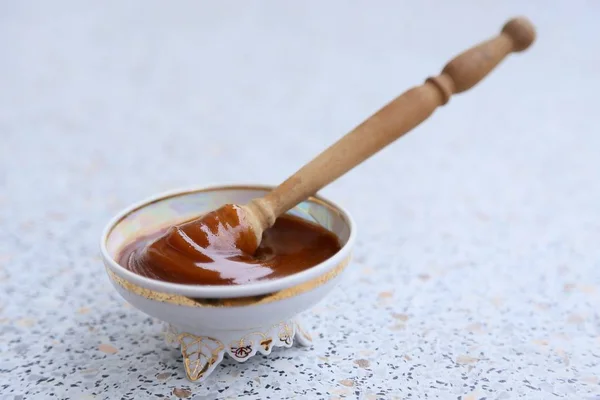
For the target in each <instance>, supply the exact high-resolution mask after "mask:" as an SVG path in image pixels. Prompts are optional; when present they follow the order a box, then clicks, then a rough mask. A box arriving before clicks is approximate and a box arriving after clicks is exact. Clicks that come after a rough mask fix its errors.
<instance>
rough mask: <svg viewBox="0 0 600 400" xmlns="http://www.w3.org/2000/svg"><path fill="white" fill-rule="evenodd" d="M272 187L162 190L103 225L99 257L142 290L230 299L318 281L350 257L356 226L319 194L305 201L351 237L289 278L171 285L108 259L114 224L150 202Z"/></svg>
mask: <svg viewBox="0 0 600 400" xmlns="http://www.w3.org/2000/svg"><path fill="white" fill-rule="evenodd" d="M273 188H275V186H271V185H259V184H215V185H202V186H191V187H182V188H179V189H173V190H168V191H164V192H161V193H158V194H155V195H153V196H149V197H147V198H145V199H143V200H141V201H138V202H136V203H133V204H131V205H129V206H128V207H125V208H124V209H122V210H121V211H120V212H118V213H117V214H116V215H115V216H114V217H113V218H111V219H110V220H109V222H108V223H107V224H106V225H105V227H104V229H103V230H102V235H101V237H100V251H101V255H102V258H103V260H104V262H105V264H106V267H108V268H110V270H111V271H112V272H113V273H115V274H116V275H117V276H119V277H121V278H123V279H125V280H127V281H129V282H132V283H135V284H137V285H139V286H141V287H143V288H146V289H150V290H156V291H160V292H163V293H170V294H177V295H182V296H187V297H192V298H233V297H247V296H257V295H264V294H269V293H274V292H278V291H280V290H283V289H287V288H290V287H293V286H296V285H299V284H302V283H304V282H306V281H309V280H312V279H315V278H318V277H319V276H321V275H323V274H325V273H327V272H328V271H329V270H330V269H332V268H335V267H336V266H337V265H339V264H341V263H343V262H344V261H345V260H346V259H347V258H348V256H349V255H350V252H351V249H352V248H353V247H354V243H355V241H356V226H355V223H354V219H353V218H352V216H351V215H350V214H349V213H348V211H346V209H344V208H343V207H341V206H339V205H338V204H336V203H334V202H333V201H331V200H328V199H326V198H324V197H322V196H320V195H313V196H311V197H310V198H309V199H308V200H317V201H319V202H322V203H324V204H325V205H326V206H328V207H330V208H332V209H333V210H335V211H336V212H338V213H339V214H340V215H341V216H342V217H343V218H344V220H345V221H346V222H347V223H348V227H349V229H350V236H349V237H348V240H347V241H346V243H345V244H344V245H343V246H342V248H341V249H340V250H339V251H338V252H337V253H335V254H334V255H333V256H331V257H330V258H328V259H327V260H325V261H323V262H322V263H319V264H317V265H315V266H314V267H312V268H309V269H306V270H304V271H300V272H297V273H295V274H292V275H288V276H286V277H283V278H277V279H273V280H267V281H259V282H254V283H249V284H242V285H193V284H184V283H172V282H164V281H160V280H157V279H152V278H148V277H145V276H142V275H138V274H136V273H135V272H132V271H130V270H128V269H126V268H125V267H123V266H121V265H119V263H117V262H116V261H115V260H114V259H113V257H112V256H110V254H109V252H108V249H107V246H106V245H107V241H108V237H109V235H110V233H111V232H112V230H113V229H114V228H115V227H116V226H117V224H118V223H119V222H120V221H121V220H123V218H125V217H126V216H127V215H129V214H131V213H132V212H134V211H136V210H139V209H142V208H144V207H145V206H148V205H150V204H152V203H156V202H158V201H160V200H165V199H168V198H170V197H177V196H180V195H184V194H188V193H197V192H207V191H216V190H265V191H269V190H272V189H273Z"/></svg>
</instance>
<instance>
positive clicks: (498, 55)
mask: <svg viewBox="0 0 600 400" xmlns="http://www.w3.org/2000/svg"><path fill="white" fill-rule="evenodd" d="M534 39H535V30H534V28H533V26H532V25H531V23H530V22H529V21H528V20H526V19H524V18H516V19H513V20H511V21H509V22H508V23H507V24H506V25H504V27H503V29H502V32H501V33H500V34H499V35H498V36H496V37H495V38H493V39H490V40H488V41H486V42H483V43H481V44H479V45H478V46H476V47H473V48H471V49H469V50H467V51H465V52H464V53H462V54H460V55H458V56H457V57H456V58H454V59H453V60H452V61H450V62H449V63H448V64H447V65H446V66H445V67H444V69H443V70H442V73H441V74H440V75H438V76H436V77H432V78H428V79H427V80H426V81H425V83H424V84H423V85H421V86H418V87H415V88H412V89H410V90H408V91H407V92H405V93H404V94H402V95H401V96H399V97H397V98H396V99H394V100H393V101H392V102H390V103H389V104H387V105H386V106H385V107H383V108H382V109H381V110H379V111H378V112H377V113H375V114H374V115H373V116H371V117H370V118H369V119H367V120H366V121H365V122H363V123H362V124H361V125H359V126H358V127H356V128H355V129H354V130H353V131H351V132H350V133H348V134H347V135H345V136H344V137H342V138H341V139H340V140H339V141H338V142H336V143H334V144H333V145H332V146H331V147H329V148H328V149H326V150H325V151H323V152H322V153H321V154H320V155H318V156H317V157H316V158H315V159H313V160H312V161H311V162H309V163H308V164H306V165H305V166H304V167H302V168H301V169H300V170H299V171H298V172H296V173H295V174H294V175H292V176H291V177H289V178H288V179H287V180H286V181H285V182H283V183H282V184H281V185H279V186H278V187H277V188H275V189H274V190H273V191H271V192H270V193H269V194H267V195H266V196H265V197H263V198H261V199H257V202H258V203H260V204H256V205H257V206H259V207H258V208H260V209H261V214H263V218H266V219H267V220H268V222H266V223H267V224H268V226H270V225H272V223H273V222H274V220H275V218H276V217H277V216H279V215H281V214H283V213H285V212H286V211H288V210H289V209H290V208H292V207H294V206H295V205H296V204H298V203H299V202H301V201H302V200H304V199H306V198H307V197H309V196H311V195H312V194H314V193H316V192H317V191H318V190H320V189H321V188H323V187H324V186H326V185H327V184H329V183H330V182H332V181H334V180H335V179H337V178H338V177H339V176H341V175H343V174H344V173H346V172H347V171H349V170H350V169H352V168H354V167H355V166H356V165H358V164H360V163H361V162H363V161H364V160H366V159H367V158H369V157H370V156H371V155H373V154H374V153H376V152H377V151H379V150H381V149H382V148H384V147H385V146H387V145H388V144H390V143H391V142H393V141H394V140H396V139H398V138H399V137H400V136H402V135H404V134H405V133H407V132H409V131H410V130H411V129H413V128H414V127H416V126H417V125H419V124H420V123H421V122H423V121H424V120H425V119H427V117H429V116H430V115H431V114H432V113H433V112H434V111H435V109H436V108H437V107H439V106H441V105H444V104H446V103H447V102H448V100H449V99H450V96H452V95H453V94H455V93H461V92H464V91H465V90H468V89H470V88H471V87H473V86H474V85H476V84H477V83H478V82H480V81H481V80H482V79H483V78H484V77H485V76H486V75H487V74H488V73H489V72H490V71H491V70H492V69H494V67H496V65H498V64H499V63H500V62H501V61H502V60H503V59H504V58H505V57H506V56H507V55H508V54H509V53H511V52H517V51H522V50H525V49H526V48H527V47H529V45H530V44H531V43H532V42H533V41H534ZM265 214H268V215H265Z"/></svg>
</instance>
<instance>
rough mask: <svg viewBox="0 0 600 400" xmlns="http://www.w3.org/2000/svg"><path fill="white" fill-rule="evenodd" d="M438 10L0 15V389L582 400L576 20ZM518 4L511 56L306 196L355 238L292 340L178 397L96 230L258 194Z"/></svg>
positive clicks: (583, 199) (597, 343)
mask: <svg viewBox="0 0 600 400" xmlns="http://www.w3.org/2000/svg"><path fill="white" fill-rule="evenodd" d="M125 3H126V4H125ZM446 3H447V5H444V4H445V3H442V2H433V1H429V2H428V1H426V2H418V4H417V2H397V1H394V2H392V1H389V2H385V1H383V2H378V3H377V4H375V3H373V4H371V5H369V3H367V2H350V3H348V2H341V1H332V2H317V1H309V2H302V4H303V5H301V4H295V5H292V3H291V2H278V3H276V2H254V3H253V4H252V5H250V4H247V5H245V6H241V4H242V3H241V2H240V3H238V2H232V1H228V2H227V1H226V2H213V3H212V5H211V4H208V3H207V2H204V4H203V5H200V3H199V2H192V1H189V2H176V3H175V2H169V3H168V4H167V3H166V2H148V1H144V2H118V1H111V2H102V5H100V3H98V4H96V5H95V6H92V5H91V3H86V4H84V2H77V1H73V2H62V1H60V2H43V1H39V2H2V3H1V4H0V53H1V55H2V60H1V61H0V83H1V85H0V398H1V399H15V400H16V399H45V398H47V399H49V398H61V399H67V398H68V399H119V398H123V399H133V398H135V399H154V398H178V397H188V398H192V399H196V400H200V399H217V398H219V399H220V398H231V399H234V398H247V399H292V398H294V399H336V398H349V399H350V398H360V399H425V398H429V399H431V398H440V399H462V400H481V399H486V400H505V399H517V398H518V399H521V398H522V399H552V398H555V397H556V398H569V399H584V400H591V399H599V398H600V383H599V382H600V315H599V312H600V311H599V310H600V246H599V245H598V243H599V241H600V211H599V210H600V208H599V207H600V134H599V129H598V127H599V126H600V125H599V123H598V104H599V100H598V93H600V80H599V78H598V71H600V58H599V53H598V51H597V38H598V36H599V35H600V28H599V25H598V24H597V21H598V20H600V5H599V4H598V3H595V2H591V1H587V2H584V1H573V2H560V3H556V4H554V5H552V6H549V5H547V4H548V3H547V2H542V1H531V2H526V4H522V5H519V3H521V2H517V1H504V2H496V3H502V4H496V5H492V4H491V3H490V2H487V3H486V4H487V5H485V6H484V5H482V3H480V2H475V1H464V0H463V1H458V2H457V1H454V2H446ZM521 13H522V14H526V15H529V16H530V17H531V18H532V19H533V20H534V22H535V23H536V24H537V25H538V27H539V32H540V35H539V36H540V40H539V42H538V43H537V44H536V45H535V47H534V48H533V49H532V50H531V51H530V52H529V53H528V54H526V55H522V56H514V57H512V58H511V59H510V60H508V61H507V62H506V63H505V64H503V65H502V66H501V68H500V69H499V70H498V71H497V72H496V73H495V74H494V76H493V77H491V78H490V79H489V80H487V81H485V82H484V83H483V84H481V85H480V86H479V87H477V88H476V89H475V90H474V91H473V92H471V93H469V94H468V95H465V96H460V97H456V98H454V99H452V100H451V102H450V104H449V105H448V106H447V107H446V108H445V109H443V110H440V111H439V112H438V113H437V114H436V115H435V116H434V117H433V118H432V119H431V120H430V121H429V122H428V123H427V124H426V125H424V126H422V127H421V128H419V129H418V131H416V132H414V133H413V134H411V135H409V136H408V137H406V138H405V139H403V140H402V141H401V143H396V144H394V145H393V146H392V147H390V148H388V149H386V150H384V151H383V152H382V153H380V154H379V155H378V156H377V157H376V158H374V159H372V160H369V161H368V162H367V163H366V164H365V165H363V166H361V167H360V168H358V169H356V170H355V171H353V172H352V173H351V174H350V175H348V176H346V177H344V178H343V179H342V180H340V181H339V182H336V183H334V184H333V185H331V186H330V187H328V188H326V190H324V191H323V192H322V193H323V194H324V195H326V196H328V197H330V198H331V199H333V200H335V201H337V202H339V203H341V204H343V205H344V206H345V207H347V208H348V209H349V210H350V212H351V213H352V214H353V215H354V217H355V219H356V222H357V224H358V227H359V228H360V232H359V238H358V243H357V249H356V254H355V259H354V262H353V264H352V265H351V267H350V269H349V270H348V274H347V275H346V279H345V281H344V282H343V283H342V285H341V286H340V287H338V288H337V289H336V290H335V291H334V292H332V293H331V295H330V296H329V297H327V298H326V300H325V301H324V302H322V303H320V304H319V305H318V306H316V307H315V308H314V309H312V310H311V311H309V312H307V313H306V314H305V315H304V320H305V324H306V326H307V327H309V328H310V329H312V331H313V333H314V336H315V337H316V339H317V340H316V342H315V344H314V347H313V348H312V349H304V348H292V349H289V350H277V351H275V352H274V353H273V354H271V356H269V357H264V356H257V357H255V358H253V359H251V360H250V361H248V362H247V363H246V364H242V365H238V364H234V363H233V362H232V361H230V360H226V361H225V362H224V363H223V364H222V365H221V366H219V367H218V370H217V371H216V372H215V373H214V374H213V375H212V376H211V377H210V378H209V380H208V381H207V382H206V383H204V384H201V385H195V384H190V383H189V382H187V381H186V380H185V378H184V372H183V368H182V366H181V364H180V355H178V353H177V351H175V350H172V349H170V348H168V347H167V346H165V345H164V344H163V342H162V339H161V337H160V324H159V323H158V322H157V321H155V320H153V319H151V318H147V317H146V316H145V315H144V314H142V313H141V312H138V311H137V310H135V309H133V308H131V307H129V306H128V305H127V304H126V303H125V302H124V301H123V300H122V299H121V298H120V297H119V296H118V295H117V293H116V292H115V291H114V289H113V288H112V286H111V285H110V283H109V281H108V279H107V277H106V275H105V273H104V268H103V266H102V263H101V261H100V258H99V251H98V241H99V236H100V231H101V229H102V227H103V226H104V224H105V223H106V222H107V221H108V219H109V218H110V217H111V216H112V215H113V214H114V213H116V212H117V211H119V210H120V209H121V208H123V207H125V206H127V205H129V204H130V203H132V202H135V201H138V200H140V199H142V198H144V197H147V196H149V195H152V194H154V193H157V192H160V191H163V190H167V189H173V188H176V187H180V186H189V185H202V184H208V183H214V182H226V183H233V182H258V183H271V184H275V183H277V182H279V181H280V180H282V179H284V178H285V177H286V176H287V175H288V174H290V173H292V172H293V171H294V170H295V168H296V167H298V166H299V165H301V164H302V163H304V162H306V161H307V160H308V159H309V158H311V157H312V156H313V155H314V154H315V153H316V152H318V151H320V150H321V149H323V148H324V147H325V146H327V145H328V144H330V143H332V142H333V141H334V140H335V139H336V138H338V137H339V136H340V135H342V134H343V133H345V132H346V131H348V130H349V129H350V128H352V127H353V126H354V125H355V124H356V123H358V122H359V121H360V120H361V119H363V118H364V117H366V116H368V115H369V114H370V113H371V112H372V111H374V110H375V109H377V108H378V107H379V106H381V105H382V104H383V103H385V102H387V101H388V100H389V99H391V98H392V97H394V96H395V95H397V94H399V93H400V92H402V91H403V90H405V89H406V88H408V87H409V86H411V85H414V84H417V83H419V82H421V81H422V80H423V79H424V78H425V77H426V76H427V75H429V74H434V73H437V72H438V71H439V69H440V68H441V66H442V65H443V64H444V63H445V62H446V61H447V59H448V58H449V57H450V56H451V55H453V54H454V53H456V52H457V51H459V50H462V49H463V48H464V47H466V46H469V45H471V44H472V43H473V41H474V40H479V39H483V38H486V37H488V36H490V35H492V34H494V33H495V32H496V31H497V30H498V29H499V28H500V26H501V24H502V23H503V22H504V20H505V19H506V18H508V17H510V16H512V15H514V14H521ZM594 46H595V47H594ZM231 143H235V146H234V151H235V154H236V157H235V162H228V159H227V154H228V151H229V150H231V146H232V145H231Z"/></svg>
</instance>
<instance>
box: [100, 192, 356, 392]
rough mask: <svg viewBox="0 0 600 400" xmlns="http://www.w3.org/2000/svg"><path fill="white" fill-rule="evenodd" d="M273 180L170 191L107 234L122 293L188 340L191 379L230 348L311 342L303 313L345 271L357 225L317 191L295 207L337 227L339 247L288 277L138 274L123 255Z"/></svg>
mask: <svg viewBox="0 0 600 400" xmlns="http://www.w3.org/2000/svg"><path fill="white" fill-rule="evenodd" d="M271 189H272V188H271V187H265V186H218V187H209V188H200V189H186V190H178V191H172V192H169V193H164V194H161V195H158V196H156V197H153V198H150V199H147V200H145V201H142V202H140V203H137V204H135V205H133V206H131V207H129V208H127V209H126V210H124V211H123V212H121V213H120V214H118V215H117V216H116V217H115V218H114V219H112V220H111V221H110V222H109V223H108V225H107V226H106V228H105V230H104V232H103V234H102V239H101V251H102V257H103V260H104V264H105V266H106V272H107V274H108V276H109V278H110V281H111V282H112V284H113V285H114V287H115V288H116V290H117V291H118V292H119V294H120V295H121V296H122V297H123V298H124V299H125V300H126V301H127V302H129V303H130V304H131V305H133V306H134V307H136V308H138V309H140V310H141V311H143V312H144V313H146V314H148V315H150V316H152V317H155V318H158V319H160V320H162V321H164V322H165V323H166V324H165V333H166V340H167V342H168V343H169V344H171V345H173V346H177V347H180V348H181V352H182V354H183V362H184V367H185V372H186V375H187V377H188V379H189V380H191V381H202V380H203V379H205V378H206V377H207V376H208V375H209V374H210V373H211V372H212V371H213V370H214V368H215V367H216V366H217V365H218V364H219V363H220V362H221V360H222V359H223V356H224V355H225V354H228V355H229V356H231V357H232V358H233V359H235V360H237V361H245V360H247V359H248V358H250V357H252V356H253V355H255V354H256V353H257V352H260V353H262V354H269V353H270V352H271V350H272V349H273V347H278V346H280V347H290V346H291V345H292V344H293V342H294V341H296V342H297V343H299V344H300V345H309V344H310V342H311V340H312V339H311V336H310V335H309V333H308V332H306V331H305V330H303V329H302V328H301V326H300V323H299V321H298V319H297V314H298V313H300V312H302V311H304V310H306V309H308V308H310V307H312V306H313V305H314V304H316V303H317V302H319V301H320V300H321V299H323V297H325V295H327V293H329V292H330V291H331V290H332V289H333V288H334V287H335V285H336V284H337V283H338V282H339V280H340V278H341V277H342V273H343V272H344V270H345V268H346V266H347V265H348V262H349V260H350V254H351V250H352V247H353V244H354V239H355V236H356V231H355V228H354V223H353V222H352V218H351V217H350V216H349V215H348V213H347V212H346V211H344V210H343V209H342V208H341V207H339V206H337V205H335V204H334V203H332V202H330V201H328V200H325V199H323V198H322V197H318V196H315V197H311V198H310V199H308V200H306V201H304V202H302V203H301V204H299V205H298V206H296V207H295V208H294V209H292V210H291V211H290V212H289V213H290V214H292V215H295V216H298V217H300V218H303V219H306V220H309V221H312V222H315V223H317V224H319V225H321V226H323V227H325V228H327V229H329V230H330V231H332V232H333V233H335V234H336V235H337V237H338V238H339V240H340V243H341V245H342V248H341V249H340V251H339V252H337V253H336V254H334V255H333V256H332V257H331V258H329V259H327V260H326V261H324V262H323V263H321V264H318V265H316V266H314V267H312V268H310V269H307V270H305V271H302V272H298V273H296V274H293V275H290V276H286V277H284V278H279V279H273V280H267V281H261V282H256V283H250V284H244V285H226V286H210V285H186V284H178V283H170V282H163V281H159V280H155V279H151V278H147V277H143V276H141V275H137V274H135V273H133V272H131V271H129V270H127V269H125V268H123V267H122V266H120V265H119V264H118V263H117V262H116V261H115V260H116V259H117V257H118V255H119V252H120V250H121V249H122V248H123V247H124V246H125V245H127V244H128V243H130V242H131V241H133V240H134V239H135V238H137V237H139V236H141V235H144V234H147V233H151V232H153V231H157V230H159V229H161V228H164V227H166V226H169V225H173V224H175V223H178V222H183V221H186V220H189V219H192V218H195V217H197V216H199V215H202V214H203V213H205V212H207V211H210V210H214V209H216V208H218V207H220V206H221V205H223V204H226V203H235V204H244V203H247V202H248V201H250V200H251V199H253V198H255V197H259V196H262V195H264V194H265V193H267V192H268V191H269V190H271Z"/></svg>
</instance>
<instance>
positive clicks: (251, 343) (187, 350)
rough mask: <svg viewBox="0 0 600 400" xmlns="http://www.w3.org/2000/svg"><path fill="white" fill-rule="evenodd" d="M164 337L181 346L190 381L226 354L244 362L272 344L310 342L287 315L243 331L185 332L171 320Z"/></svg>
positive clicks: (206, 372)
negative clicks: (263, 325)
mask: <svg viewBox="0 0 600 400" xmlns="http://www.w3.org/2000/svg"><path fill="white" fill-rule="evenodd" d="M165 340H166V342H167V344H169V345H170V346H172V347H174V348H178V347H179V348H181V354H182V355H183V364H184V367H185V374H186V376H187V378H188V380H190V381H191V382H202V381H203V380H205V379H206V378H207V377H208V376H209V375H210V374H211V373H212V372H213V371H214V369H215V368H216V367H217V365H219V363H220V362H221V361H222V360H223V357H224V355H225V354H228V355H229V356H230V357H231V358H233V359H234V360H236V361H239V362H244V361H246V360H247V359H249V358H250V357H252V356H254V355H255V354H256V353H261V354H265V355H267V354H270V353H271V351H272V349H273V347H291V346H292V345H293V344H294V341H296V343H298V344H299V345H301V346H310V345H311V343H312V338H311V336H310V334H309V333H308V332H307V331H305V330H303V329H302V328H301V327H300V324H299V323H298V322H297V320H296V319H290V320H286V321H282V322H279V323H277V324H274V325H271V326H266V327H264V328H261V329H251V330H246V331H231V330H227V331H217V330H206V331H203V332H192V333H190V332H188V331H187V330H186V329H184V328H178V327H175V326H173V325H171V324H166V325H165Z"/></svg>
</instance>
